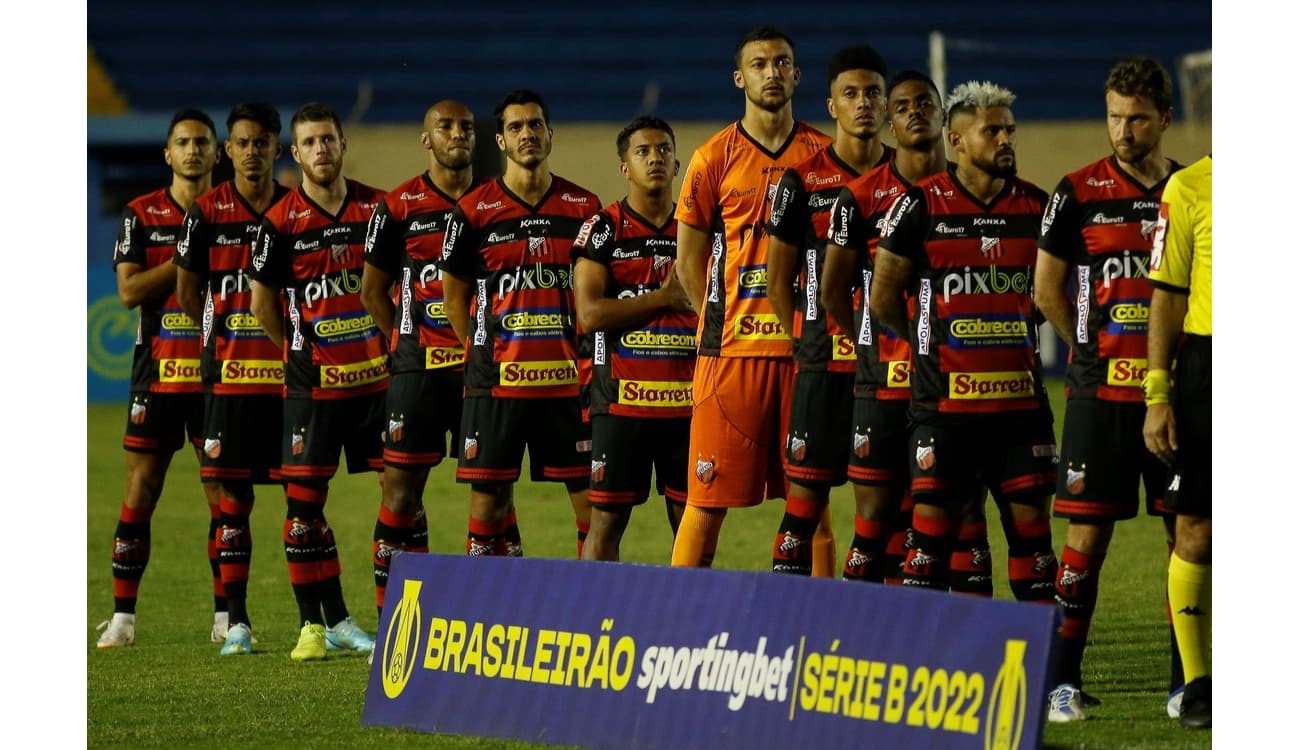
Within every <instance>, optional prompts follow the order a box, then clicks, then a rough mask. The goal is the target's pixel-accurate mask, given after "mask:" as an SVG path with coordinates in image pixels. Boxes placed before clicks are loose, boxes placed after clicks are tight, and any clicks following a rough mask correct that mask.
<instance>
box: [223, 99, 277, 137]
mask: <svg viewBox="0 0 1300 750" xmlns="http://www.w3.org/2000/svg"><path fill="white" fill-rule="evenodd" d="M240 120H248V121H249V122H255V123H257V124H258V125H261V126H262V129H263V130H265V131H266V132H268V133H273V134H275V136H276V137H277V138H278V137H279V136H280V113H279V112H278V111H276V109H275V107H272V106H271V105H270V104H267V103H265V102H242V103H240V104H236V105H235V106H234V108H232V109H231V110H230V116H229V117H227V118H226V132H227V133H229V132H230V130H231V128H233V127H235V123H237V122H239V121H240Z"/></svg>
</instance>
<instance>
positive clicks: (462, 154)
mask: <svg viewBox="0 0 1300 750" xmlns="http://www.w3.org/2000/svg"><path fill="white" fill-rule="evenodd" d="M420 145H421V146H422V147H423V148H424V150H425V151H426V152H427V153H428V159H429V168H428V169H426V170H425V171H424V172H422V173H420V174H418V175H416V176H415V177H412V178H411V179H409V180H407V181H406V182H403V183H402V184H400V185H398V186H397V187H395V188H393V190H392V192H390V193H388V195H387V196H385V197H384V201H383V202H382V203H380V204H379V206H378V207H377V208H376V209H375V213H374V215H373V216H372V217H371V219H370V228H369V230H368V231H367V232H366V266H365V270H364V271H363V272H362V276H361V301H362V303H363V304H365V306H366V311H367V312H369V313H370V316H371V317H372V318H374V320H375V325H377V326H378V327H379V330H380V331H381V332H382V333H383V335H384V337H385V339H386V340H387V341H388V342H389V360H388V364H389V372H390V373H391V377H392V380H391V381H390V382H389V386H388V404H387V410H388V426H387V429H386V430H385V431H384V477H383V502H382V504H381V505H380V507H379V518H378V520H377V521H376V522H375V538H374V546H373V551H374V569H375V606H377V607H379V608H381V609H382V608H383V606H384V591H385V588H386V584H387V583H388V566H389V563H390V562H391V560H392V556H393V554H395V553H398V552H402V551H406V550H409V551H412V552H428V551H429V534H428V524H427V522H426V520H425V515H424V501H423V496H424V486H425V482H426V480H427V479H428V477H429V469H431V468H433V467H434V466H437V465H438V464H439V463H441V462H442V459H443V456H445V455H447V452H448V445H450V447H451V455H452V456H456V455H458V454H457V446H458V445H459V432H460V405H461V400H462V399H461V396H462V391H463V388H464V377H465V347H464V344H463V342H461V341H460V340H459V339H458V338H457V337H456V332H455V331H454V330H453V329H452V326H451V321H450V320H448V319H447V313H446V309H445V306H444V303H443V290H442V271H440V270H439V269H438V266H437V265H436V261H437V260H438V258H440V257H441V256H442V241H443V235H445V234H446V231H447V222H448V220H449V219H450V217H451V212H452V210H453V209H454V208H455V207H456V201H457V200H458V199H459V198H460V197H461V196H462V195H464V194H465V193H466V192H468V191H469V190H470V188H472V187H474V186H475V185H477V183H476V182H475V180H474V170H473V167H472V162H473V157H474V115H473V113H471V112H470V111H469V107H466V106H465V105H464V104H461V103H460V102H457V101H452V100H450V99H448V100H444V101H440V102H438V103H437V104H435V105H433V106H432V107H429V110H428V111H427V112H425V114H424V127H423V129H422V130H421V131H420ZM448 433H450V434H451V441H450V443H448V440H447V435H448Z"/></svg>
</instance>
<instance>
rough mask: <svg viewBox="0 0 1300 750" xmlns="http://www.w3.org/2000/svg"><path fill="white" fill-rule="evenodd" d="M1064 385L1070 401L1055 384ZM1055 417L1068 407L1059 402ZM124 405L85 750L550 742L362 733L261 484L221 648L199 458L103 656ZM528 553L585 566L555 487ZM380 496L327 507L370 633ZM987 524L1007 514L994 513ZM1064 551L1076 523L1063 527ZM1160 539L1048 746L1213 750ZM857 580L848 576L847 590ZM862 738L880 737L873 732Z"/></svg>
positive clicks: (105, 452)
mask: <svg viewBox="0 0 1300 750" xmlns="http://www.w3.org/2000/svg"><path fill="white" fill-rule="evenodd" d="M1052 390H1053V392H1054V394H1056V396H1057V397H1058V398H1059V395H1060V384H1059V383H1055V384H1053V387H1052ZM1055 407H1056V408H1055V412H1056V414H1057V419H1058V425H1057V426H1058V429H1059V426H1060V425H1059V421H1060V418H1061V415H1063V414H1064V409H1063V408H1062V406H1061V404H1059V403H1057V404H1055ZM124 417H125V408H124V406H122V405H118V404H108V405H104V404H94V405H91V406H89V407H88V409H87V498H86V500H87V502H86V512H87V526H86V528H87V538H86V550H87V574H86V584H87V591H86V606H87V610H88V615H89V621H88V622H87V623H86V625H87V627H86V648H87V652H88V653H87V657H86V716H87V719H86V738H87V745H88V746H89V747H169V748H175V747H218V746H219V747H224V748H231V747H257V748H261V747H367V746H369V747H375V746H380V745H382V746H384V747H392V748H398V747H421V748H430V747H436V748H453V749H457V750H459V749H469V748H475V749H488V748H491V749H493V750H495V749H505V750H520V749H522V748H537V747H543V746H541V745H534V744H529V743H523V742H512V741H504V740H497V739H478V738H469V737H453V736H446V735H441V736H439V735H428V734H420V733H415V732H409V731H405V730H396V729H374V728H368V727H362V726H361V709H362V705H363V702H364V699H365V684H366V677H367V669H368V668H367V665H366V660H365V658H364V656H360V657H358V656H341V657H334V658H331V659H329V660H327V661H325V662H321V663H313V664H307V665H300V664H294V663H292V662H290V661H289V658H288V655H289V650H290V649H291V648H292V647H293V645H294V643H295V642H296V640H297V635H298V625H299V624H298V623H296V617H297V608H296V607H295V606H294V603H293V594H292V591H291V589H290V587H289V583H288V576H287V571H286V568H285V562H284V552H283V547H282V546H281V543H280V533H281V531H280V528H281V524H282V522H283V519H284V496H283V492H282V491H281V490H280V488H279V487H276V486H265V487H259V488H258V490H259V493H258V500H257V506H256V508H255V510H254V511H253V516H252V525H253V537H254V540H255V541H254V544H255V548H254V553H253V565H252V571H251V576H250V582H249V612H250V615H251V617H252V619H253V621H254V622H253V632H254V634H255V636H256V637H257V639H258V641H259V643H258V644H257V645H256V646H255V649H256V651H255V653H254V654H252V655H250V656H246V657H241V658H222V657H220V656H219V655H218V649H219V646H217V645H216V644H213V643H209V642H208V633H209V630H210V628H211V624H212V595H211V589H212V583H211V575H210V573H209V569H208V563H207V555H206V549H205V545H206V533H207V523H208V521H207V510H206V508H205V507H204V498H203V493H202V490H201V489H200V486H199V483H198V471H197V461H196V460H195V457H194V455H193V453H192V452H191V451H189V450H188V449H187V450H185V451H183V452H181V453H178V454H177V456H176V459H175V461H174V462H173V465H172V469H171V472H170V474H169V476H168V479H167V484H166V487H165V488H164V491H163V497H162V500H161V502H160V503H159V508H158V511H157V512H156V513H155V515H154V518H153V551H152V556H151V559H150V563H149V569H148V571H147V572H146V574H145V577H144V581H143V583H142V585H141V588H140V600H139V606H138V609H137V616H138V620H137V626H136V645H135V647H133V648H127V649H105V650H103V651H99V650H97V649H96V648H95V645H94V644H95V639H96V637H97V634H96V633H95V631H94V626H95V625H96V624H97V623H98V622H100V621H101V620H104V619H107V618H108V617H109V616H110V614H111V612H112V608H113V598H112V579H111V573H110V565H109V551H110V550H109V548H110V545H111V540H112V537H113V529H114V527H115V524H116V521H117V514H118V509H119V507H120V505H121V497H122V488H123V485H124V481H125V459H124V458H123V457H122V448H121V441H122V429H123V426H124V422H123V419H124ZM453 467H454V464H453V463H452V462H446V463H444V464H443V465H442V466H439V467H437V468H435V469H434V470H433V471H432V472H431V473H430V478H429V486H428V489H427V490H426V492H425V505H426V507H427V509H428V513H429V542H430V548H431V549H432V550H433V551H436V552H452V553H455V552H461V551H463V550H464V544H465V528H466V520H467V518H468V504H467V498H468V493H467V488H466V487H465V485H457V484H455V481H454V476H453V474H454V468H453ZM515 495H516V505H517V508H518V511H517V512H518V517H519V525H520V530H521V531H522V534H523V539H524V550H525V554H527V555H529V556H535V557H566V558H568V557H573V556H574V554H575V537H574V528H573V520H572V513H571V511H570V508H569V502H568V498H567V497H566V496H565V494H564V491H563V487H562V486H561V485H558V484H541V485H533V484H529V483H527V482H523V483H520V484H519V485H518V486H517V487H516V492H515ZM378 503H379V486H378V483H377V481H376V478H375V476H374V475H371V474H363V475H352V476H348V475H340V476H338V477H336V478H335V480H334V481H333V482H332V484H331V489H330V499H329V504H328V510H327V514H328V516H329V519H330V523H331V525H332V526H333V527H334V528H335V529H336V535H337V541H338V547H339V556H340V560H341V562H342V565H343V590H344V593H345V595H346V597H347V601H348V606H349V608H350V609H351V611H352V615H353V617H354V618H355V619H356V620H357V622H358V623H359V624H360V625H361V626H362V627H364V628H365V629H366V630H367V631H368V632H371V633H373V632H374V631H375V628H376V625H377V624H378V617H377V614H376V610H375V606H374V585H373V578H372V575H371V570H370V564H369V559H370V539H371V532H372V530H373V527H374V522H375V512H376V509H377V507H378ZM852 506H853V503H852V493H851V491H850V490H849V489H848V488H847V487H841V488H837V489H836V491H835V493H834V494H833V495H832V514H833V518H834V521H835V532H836V539H837V542H838V544H839V548H840V552H841V554H842V553H843V550H844V544H845V543H846V542H847V541H848V540H849V539H850V538H851V535H852V520H851V518H852ZM782 511H783V508H782V504H781V503H778V502H768V503H764V504H763V505H761V506H759V507H757V508H752V509H747V510H743V511H736V512H732V513H730V514H729V515H728V517H727V521H726V524H725V525H724V526H723V529H722V539H721V540H720V543H719V547H718V556H717V559H716V562H715V566H716V567H718V568H729V569H740V570H766V569H767V568H768V566H769V564H770V560H771V554H770V550H771V543H772V534H773V533H775V529H776V525H777V523H778V522H779V520H780V518H781V513H782ZM989 512H990V514H996V510H995V509H994V508H993V507H992V505H991V504H990V508H989ZM1053 531H1054V539H1055V547H1056V550H1057V552H1058V554H1059V551H1060V549H1061V546H1062V544H1063V540H1064V531H1065V528H1064V524H1063V523H1061V522H1059V521H1058V522H1056V523H1055V524H1054V528H1053ZM990 532H991V533H990V542H991V543H992V548H993V553H994V555H995V559H996V561H997V562H996V564H995V568H994V572H995V586H996V596H998V597H999V598H1010V592H1009V590H1008V589H1007V586H1006V568H1005V560H1006V555H1005V545H1004V544H1003V543H1002V540H1001V533H1000V531H999V527H998V525H997V524H996V523H995V522H993V519H992V518H991V519H990ZM671 544H672V537H671V533H670V532H669V529H668V524H667V521H666V520H665V517H664V511H663V506H662V503H661V502H660V501H658V500H655V499H652V500H651V501H650V502H649V503H647V504H646V505H644V506H641V507H640V508H638V509H637V510H636V512H634V513H633V515H632V522H631V524H630V525H629V527H628V530H627V534H626V535H625V537H624V540H623V545H622V551H623V558H624V559H625V560H628V561H633V562H642V563H653V564H667V563H668V561H669V558H670V554H671ZM1166 559H1167V557H1166V548H1165V542H1164V532H1163V528H1162V527H1161V524H1160V523H1159V521H1158V520H1156V519H1153V518H1149V517H1146V516H1142V517H1139V518H1137V519H1135V520H1133V521H1129V522H1126V523H1122V524H1120V525H1119V526H1118V528H1117V529H1116V531H1115V537H1114V541H1113V543H1112V545H1111V552H1110V557H1109V559H1108V560H1107V562H1106V573H1105V577H1104V578H1103V580H1102V585H1101V595H1100V601H1099V602H1098V609H1097V614H1096V617H1095V619H1094V622H1093V626H1092V636H1091V637H1092V643H1091V645H1090V647H1089V649H1088V652H1087V654H1086V656H1085V660H1084V681H1085V684H1086V686H1087V689H1088V691H1089V692H1090V693H1093V694H1094V695H1096V696H1097V697H1099V698H1100V699H1101V700H1102V706H1101V707H1100V708H1096V709H1092V710H1090V712H1089V718H1088V720H1087V721H1084V722H1080V723H1077V724H1071V725H1055V724H1048V725H1047V728H1046V731H1045V733H1044V741H1045V745H1046V746H1047V747H1058V748H1066V747H1069V748H1116V749H1118V748H1209V747H1210V745H1211V733H1210V732H1192V731H1189V730H1184V729H1182V728H1181V727H1180V726H1179V725H1178V723H1177V722H1176V721H1174V720H1172V719H1169V718H1167V717H1166V716H1165V705H1164V704H1165V696H1166V689H1167V680H1168V669H1169V666H1168V663H1169V662H1168V631H1167V628H1166V625H1165V614H1164V598H1163V597H1164V586H1165V584H1164V580H1165V574H1166V570H1167V568H1166ZM846 585H848V584H846ZM863 740H864V746H870V744H871V743H870V738H869V737H867V736H864V738H863Z"/></svg>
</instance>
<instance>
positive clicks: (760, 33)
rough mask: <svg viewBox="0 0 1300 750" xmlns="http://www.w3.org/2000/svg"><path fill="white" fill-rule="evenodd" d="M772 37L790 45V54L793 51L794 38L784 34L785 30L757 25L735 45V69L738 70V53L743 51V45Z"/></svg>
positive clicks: (766, 40)
mask: <svg viewBox="0 0 1300 750" xmlns="http://www.w3.org/2000/svg"><path fill="white" fill-rule="evenodd" d="M773 39H780V40H781V41H783V42H785V43H786V44H788V45H790V52H791V54H793V53H794V40H793V39H791V38H790V37H788V36H786V35H785V32H783V31H781V30H780V29H778V28H776V27H775V26H759V27H758V28H757V29H754V30H753V31H751V32H749V33H748V34H745V35H744V36H742V37H741V38H740V42H739V43H738V44H737V45H736V69H737V70H740V53H741V52H743V51H744V49H745V45H746V44H749V43H750V42H768V41H772V40H773Z"/></svg>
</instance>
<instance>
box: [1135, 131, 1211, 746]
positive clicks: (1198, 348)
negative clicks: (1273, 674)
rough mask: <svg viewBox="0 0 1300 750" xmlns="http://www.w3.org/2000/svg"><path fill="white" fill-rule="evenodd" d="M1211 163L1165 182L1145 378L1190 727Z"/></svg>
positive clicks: (1204, 520) (1202, 724) (1200, 580)
mask: <svg viewBox="0 0 1300 750" xmlns="http://www.w3.org/2000/svg"><path fill="white" fill-rule="evenodd" d="M1211 172H1212V170H1211V162H1210V157H1208V156H1206V157H1205V158H1203V159H1200V160H1199V161H1197V162H1196V163H1194V164H1192V165H1191V166H1189V167H1187V168H1186V169H1183V170H1181V171H1179V172H1176V173H1175V174H1174V175H1173V176H1171V177H1170V178H1169V184H1168V185H1166V186H1165V192H1164V196H1163V200H1162V202H1161V204H1160V218H1159V221H1158V223H1157V225H1156V229H1155V240H1154V246H1153V248H1152V250H1151V275H1150V278H1151V285H1152V286H1153V287H1154V291H1153V292H1152V294H1151V318H1150V320H1149V325H1148V330H1147V367H1148V369H1147V374H1146V378H1145V380H1144V382H1143V384H1142V388H1143V391H1144V393H1145V401H1146V407H1147V413H1146V418H1145V421H1144V422H1143V425H1142V436H1143V438H1144V440H1145V442H1146V446H1147V448H1148V449H1149V450H1150V451H1151V452H1152V453H1154V454H1155V455H1156V456H1158V457H1159V458H1160V460H1161V461H1164V462H1165V463H1166V464H1168V465H1169V466H1170V472H1171V473H1170V477H1169V486H1168V488H1167V489H1166V491H1165V504H1166V505H1167V506H1168V507H1169V508H1170V509H1172V510H1173V511H1174V513H1176V514H1177V520H1176V522H1175V523H1176V531H1175V533H1174V553H1173V555H1171V556H1170V558H1169V607H1170V609H1171V610H1173V613H1174V614H1173V618H1174V633H1175V634H1176V635H1177V636H1178V651H1179V653H1180V655H1181V657H1182V661H1183V671H1184V673H1185V675H1186V677H1187V687H1186V689H1184V691H1183V700H1182V705H1181V706H1180V711H1179V720H1180V721H1181V722H1182V725H1183V726H1185V727H1188V728H1190V729H1209V728H1210V623H1211V619H1210V615H1211V612H1212V607H1211V603H1212V597H1211V592H1212V589H1211V580H1210V578H1211V577H1210V547H1211V531H1212V529H1211V522H1210V505H1211V498H1210V488H1211V486H1212V484H1213V476H1212V474H1211V468H1212V466H1213V456H1212V454H1211V445H1212V439H1211V435H1210V424H1211V407H1210V394H1211V386H1210V371H1211V360H1210V343H1211V339H1210V336H1211V334H1212V333H1213V331H1212V327H1211V324H1210V323H1211V320H1212V317H1213V315H1212V303H1213V294H1212V286H1211V280H1212V270H1213V249H1214V247H1213V228H1214V227H1213V222H1212V221H1211V217H1212V211H1211V208H1212V205H1213V204H1212V190H1211V186H1212V184H1211ZM1180 336H1181V337H1182V339H1181V344H1179V340H1180ZM1171 370H1172V371H1173V372H1172V373H1171V372H1170V371H1171Z"/></svg>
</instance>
